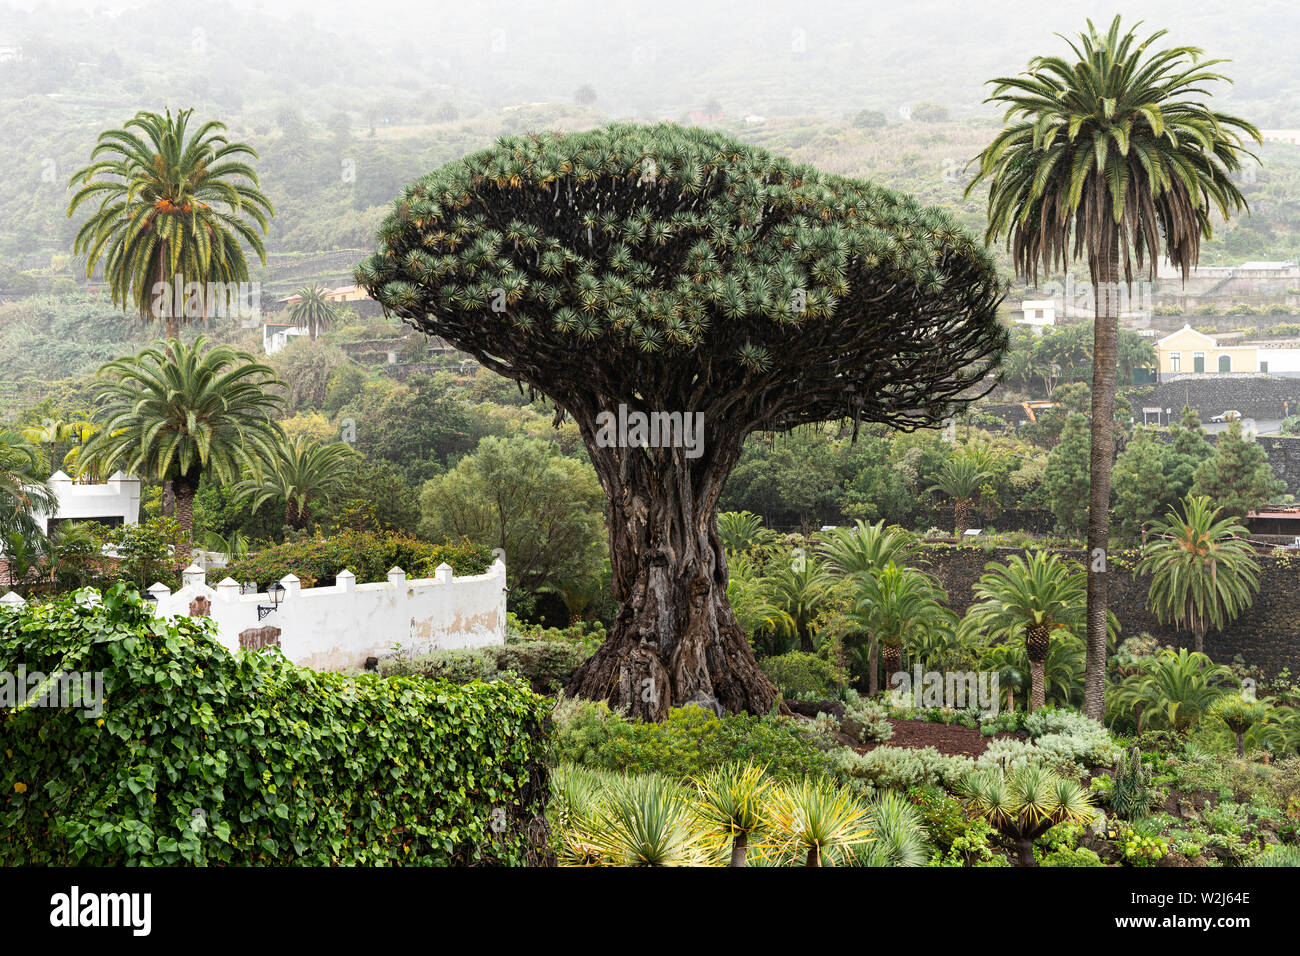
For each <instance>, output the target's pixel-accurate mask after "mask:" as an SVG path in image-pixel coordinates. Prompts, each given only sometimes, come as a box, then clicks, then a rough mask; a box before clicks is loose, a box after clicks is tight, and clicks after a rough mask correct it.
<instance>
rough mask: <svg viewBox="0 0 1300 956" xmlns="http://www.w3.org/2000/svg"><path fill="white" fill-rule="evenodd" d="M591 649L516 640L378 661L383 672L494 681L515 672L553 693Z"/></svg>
mask: <svg viewBox="0 0 1300 956" xmlns="http://www.w3.org/2000/svg"><path fill="white" fill-rule="evenodd" d="M593 652H594V647H593V646H592V645H589V644H585V643H584V644H566V643H563V642H561V641H516V642H515V643H513V644H506V645H505V646H503V647H480V648H456V649H450V650H437V651H430V652H429V653H427V654H420V655H418V656H415V657H408V656H406V655H403V654H397V655H395V656H393V657H390V658H387V659H385V660H382V661H380V662H379V672H380V673H381V674H384V675H391V676H404V677H424V678H428V679H431V680H450V681H455V682H456V683H458V684H467V683H469V682H470V681H475V680H481V681H495V680H500V679H501V678H503V677H507V676H510V675H512V674H517V675H518V676H520V677H522V678H524V679H525V680H527V681H528V683H529V685H530V686H531V687H532V688H533V690H535V691H537V692H538V693H541V694H549V693H555V692H556V691H558V690H559V689H560V688H561V687H563V686H564V685H565V684H566V683H567V682H568V680H569V677H570V676H571V675H572V674H573V672H574V671H576V670H577V669H578V668H579V667H580V666H582V664H583V663H584V662H585V661H586V660H587V658H588V657H590V656H591V655H592V653H593Z"/></svg>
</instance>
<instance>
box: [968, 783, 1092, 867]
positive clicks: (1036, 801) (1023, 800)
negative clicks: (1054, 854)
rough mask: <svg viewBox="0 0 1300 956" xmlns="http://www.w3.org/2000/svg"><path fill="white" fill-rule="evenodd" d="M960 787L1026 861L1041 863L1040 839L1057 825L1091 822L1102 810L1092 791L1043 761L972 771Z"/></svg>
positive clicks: (974, 809)
mask: <svg viewBox="0 0 1300 956" xmlns="http://www.w3.org/2000/svg"><path fill="white" fill-rule="evenodd" d="M960 790H961V793H962V796H963V797H964V798H965V801H966V806H967V808H968V809H969V810H970V812H971V813H973V814H975V815H976V816H980V817H983V818H984V819H985V820H987V821H988V823H989V825H990V826H992V827H993V828H994V829H995V830H997V831H998V832H999V833H1001V834H1002V835H1003V836H1005V837H1007V838H1008V839H1010V840H1011V842H1012V843H1013V844H1014V845H1015V848H1016V859H1017V860H1018V861H1019V862H1020V865H1021V866H1037V865H1038V862H1037V861H1036V860H1035V859H1034V840H1036V839H1038V838H1039V837H1040V836H1042V835H1043V834H1044V833H1046V832H1047V831H1048V830H1050V829H1051V828H1052V827H1054V826H1056V825H1057V824H1058V823H1087V822H1089V821H1090V820H1092V819H1093V817H1095V816H1096V814H1097V811H1096V808H1095V807H1094V806H1093V804H1092V799H1091V797H1090V796H1089V795H1088V793H1087V791H1085V790H1084V789H1083V788H1082V787H1081V786H1079V784H1078V783H1076V782H1075V781H1073V780H1067V779H1065V778H1064V777H1061V776H1058V775H1057V774H1055V773H1053V772H1052V771H1051V770H1049V769H1047V768H1046V767H1044V766H1042V765H1041V764H1021V765H1019V766H1017V767H1014V768H1013V769H1011V770H1010V771H1006V772H1004V771H1003V770H1002V769H1001V768H999V767H988V768H985V769H983V770H976V771H972V772H971V773H969V774H967V775H966V777H965V778H964V779H963V780H962V783H961V785H960Z"/></svg>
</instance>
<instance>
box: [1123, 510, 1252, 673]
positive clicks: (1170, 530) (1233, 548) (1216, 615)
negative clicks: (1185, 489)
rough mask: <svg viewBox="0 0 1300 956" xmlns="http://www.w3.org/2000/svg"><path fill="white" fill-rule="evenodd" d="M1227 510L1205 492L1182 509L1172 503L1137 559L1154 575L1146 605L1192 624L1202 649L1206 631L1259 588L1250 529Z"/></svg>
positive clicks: (1232, 614) (1161, 615)
mask: <svg viewBox="0 0 1300 956" xmlns="http://www.w3.org/2000/svg"><path fill="white" fill-rule="evenodd" d="M1222 510H1223V509H1222V508H1215V507H1213V506H1212V505H1211V504H1210V499H1209V498H1208V497H1206V496H1204V495H1193V496H1189V497H1187V498H1186V499H1184V500H1183V502H1182V513H1181V514H1180V513H1179V512H1178V510H1177V509H1174V508H1171V509H1170V510H1169V513H1168V514H1166V515H1165V517H1164V518H1163V519H1161V520H1160V521H1158V522H1157V523H1156V524H1155V526H1154V528H1153V529H1152V531H1153V535H1154V536H1153V537H1152V538H1151V539H1150V540H1148V541H1147V543H1146V545H1145V546H1144V547H1143V548H1142V557H1141V559H1140V560H1139V561H1138V568H1137V569H1138V573H1139V574H1150V575H1152V578H1151V589H1150V591H1149V592H1148V594H1147V606H1148V607H1150V608H1151V609H1152V610H1153V611H1155V613H1156V617H1157V618H1158V619H1159V620H1160V621H1161V622H1162V623H1163V622H1164V621H1165V620H1169V619H1172V620H1173V622H1174V624H1175V625H1176V626H1183V625H1186V626H1187V627H1189V628H1190V629H1191V631H1192V633H1193V634H1195V636H1196V650H1198V651H1203V650H1204V642H1205V632H1206V631H1207V630H1209V628H1211V627H1213V628H1215V629H1216V630H1221V629H1222V628H1223V626H1224V625H1225V624H1227V623H1229V622H1231V621H1232V620H1234V619H1235V618H1236V617H1237V616H1238V615H1239V614H1240V613H1241V612H1242V611H1244V610H1245V609H1246V608H1248V607H1250V604H1251V601H1252V600H1253V598H1252V597H1251V595H1252V592H1255V591H1258V590H1259V577H1258V575H1259V565H1258V563H1256V561H1255V559H1254V557H1253V554H1254V551H1253V549H1252V548H1251V546H1250V544H1249V543H1248V542H1247V541H1246V540H1244V537H1245V534H1246V529H1245V528H1244V527H1243V526H1242V525H1241V523H1240V522H1239V521H1238V520H1237V519H1236V518H1235V517H1232V516H1225V517H1220V516H1219V515H1220V513H1221V512H1222Z"/></svg>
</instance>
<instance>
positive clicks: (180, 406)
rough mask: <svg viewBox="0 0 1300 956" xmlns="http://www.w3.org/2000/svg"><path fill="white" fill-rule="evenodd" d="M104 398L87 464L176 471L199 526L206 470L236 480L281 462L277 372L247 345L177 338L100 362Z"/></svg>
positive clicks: (184, 503)
mask: <svg viewBox="0 0 1300 956" xmlns="http://www.w3.org/2000/svg"><path fill="white" fill-rule="evenodd" d="M99 376H100V381H99V383H98V385H97V392H98V394H97V396H96V400H97V402H98V403H99V409H100V411H99V416H100V420H101V421H102V422H103V427H102V429H101V430H100V431H99V432H97V433H96V434H95V435H93V436H92V437H91V439H90V441H89V442H88V443H87V444H86V445H85V446H84V451H83V452H82V454H81V458H80V461H79V462H78V467H79V468H81V469H89V468H99V469H100V470H101V471H110V472H111V471H113V470H114V469H117V468H121V469H122V470H123V471H126V472H128V473H133V474H136V475H139V476H141V477H152V478H157V479H160V480H161V479H170V480H171V481H172V482H174V484H175V488H176V519H177V521H179V522H180V526H181V528H182V530H184V531H185V533H186V536H187V537H188V536H189V535H190V534H191V533H192V532H193V529H194V493H195V491H196V490H197V489H198V484H199V479H200V478H201V477H202V476H203V475H204V474H205V473H208V474H212V475H214V476H215V477H216V478H217V479H218V480H219V481H222V482H232V481H235V480H237V479H238V478H239V477H240V476H241V475H242V474H244V473H246V472H249V471H251V472H253V473H254V474H258V473H260V470H261V467H262V465H261V463H262V462H264V461H274V460H275V457H276V446H277V442H278V441H279V440H282V439H283V435H284V433H283V432H282V431H281V430H280V426H279V425H277V424H276V423H275V421H274V416H275V415H277V414H279V413H280V412H281V411H282V409H283V405H284V400H283V398H282V397H281V396H280V395H279V394H278V393H277V391H276V390H274V389H273V388H272V386H275V385H278V384H279V383H278V381H277V380H276V378H275V374H274V373H273V372H272V371H271V369H270V368H268V367H267V366H265V365H262V364H260V363H258V362H255V361H254V360H253V357H252V356H251V355H249V354H248V353H246V352H237V351H235V350H234V349H232V348H230V347H229V346H225V345H216V346H212V347H211V348H209V347H208V340H207V338H206V337H204V336H199V337H198V338H197V339H196V340H195V341H194V343H193V344H191V345H186V344H184V343H182V342H169V343H167V344H166V345H165V346H164V345H162V344H161V343H160V344H159V345H156V346H152V347H150V348H146V349H143V350H142V351H141V352H139V353H138V354H137V355H134V356H132V357H130V358H125V359H118V360H116V361H113V362H109V363H107V364H106V365H104V366H103V367H102V368H101V369H100V370H99Z"/></svg>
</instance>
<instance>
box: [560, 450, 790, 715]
mask: <svg viewBox="0 0 1300 956" xmlns="http://www.w3.org/2000/svg"><path fill="white" fill-rule="evenodd" d="M588 447H589V448H592V449H593V455H592V458H593V463H594V464H595V465H596V472H597V474H598V475H599V476H600V479H601V482H602V484H603V485H604V487H605V491H606V494H607V495H608V496H609V505H610V562H611V567H612V571H613V575H612V578H613V588H614V596H615V598H616V599H618V601H619V602H620V604H621V606H620V608H619V611H618V615H617V617H616V618H615V620H614V625H613V628H612V630H611V632H610V635H609V637H608V639H607V640H606V641H605V643H604V644H603V645H601V647H600V648H599V649H598V650H597V651H596V653H595V654H594V655H593V656H592V657H591V658H590V659H589V660H588V661H587V662H586V664H584V665H583V666H582V667H581V668H580V669H579V670H578V671H577V672H576V673H575V674H574V676H573V677H572V678H571V680H570V682H569V685H568V686H567V687H566V688H565V691H566V693H568V694H570V695H573V696H579V697H587V698H591V699H595V700H608V701H610V702H611V704H614V705H618V706H624V707H626V708H627V709H628V712H629V714H630V715H631V716H634V717H640V718H643V719H645V720H662V719H663V718H664V717H666V716H667V714H668V711H669V709H670V708H673V707H681V706H684V705H686V704H698V705H700V706H702V707H705V708H707V709H709V710H711V711H713V712H715V713H718V714H726V713H741V712H745V713H751V714H763V713H767V712H768V711H769V710H771V708H772V706H773V704H775V703H776V701H777V697H778V694H777V690H776V687H775V686H774V685H773V684H772V682H771V681H770V680H768V679H767V677H766V675H764V674H763V672H762V671H761V670H760V669H759V667H758V661H757V660H756V658H755V657H754V652H753V649H752V648H751V647H750V646H749V639H748V637H747V635H746V634H745V632H744V630H743V629H742V628H741V627H740V625H739V624H738V623H737V622H736V617H735V615H734V614H733V613H732V611H731V606H730V605H729V604H728V603H727V563H726V557H725V556H724V553H723V550H722V543H721V540H720V539H719V537H718V529H717V499H718V496H719V495H720V494H721V491H722V483H723V481H724V480H725V478H726V473H727V471H729V470H730V467H729V466H730V461H731V460H734V456H732V455H728V454H725V453H724V454H722V455H720V456H719V455H714V456H709V457H707V458H704V459H700V460H699V463H696V462H692V461H691V460H690V459H687V458H686V457H685V455H684V453H683V451H682V449H673V448H661V449H645V448H617V449H601V448H598V447H595V443H594V442H589V443H588Z"/></svg>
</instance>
